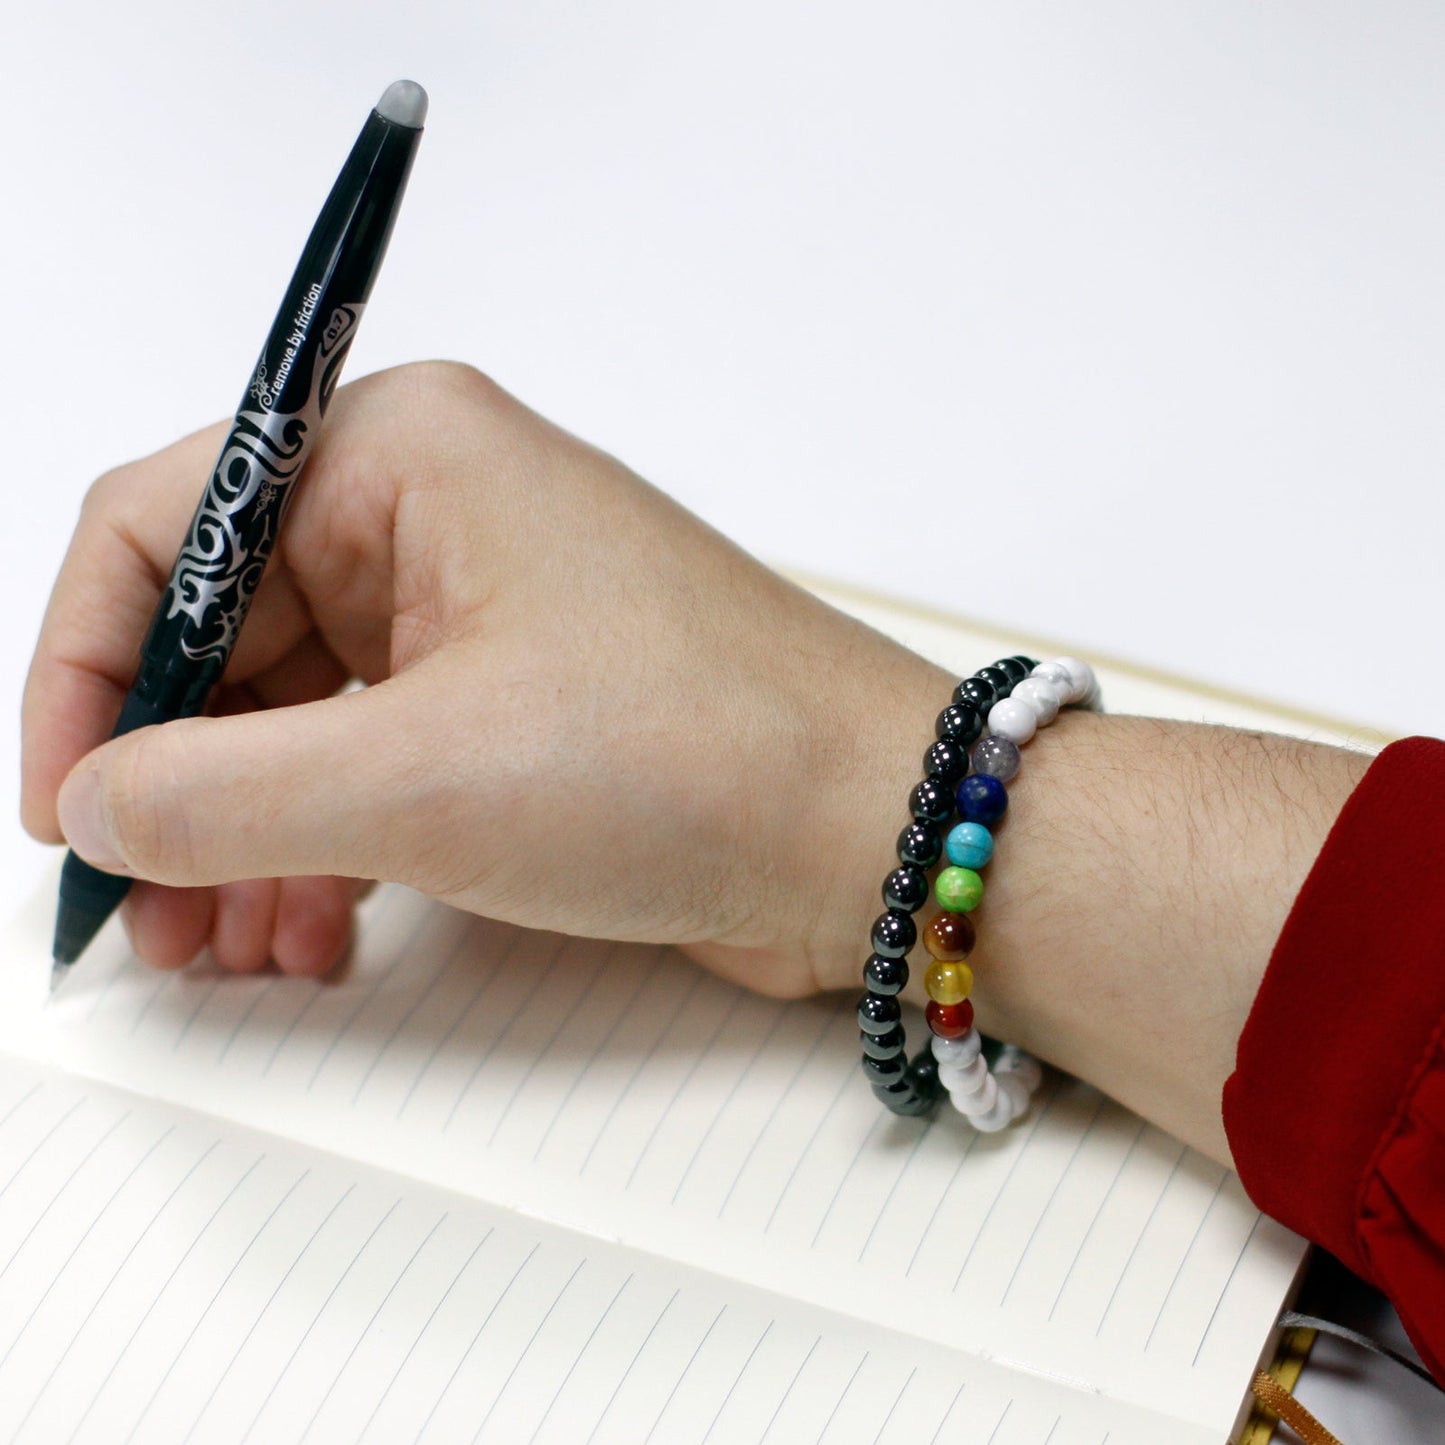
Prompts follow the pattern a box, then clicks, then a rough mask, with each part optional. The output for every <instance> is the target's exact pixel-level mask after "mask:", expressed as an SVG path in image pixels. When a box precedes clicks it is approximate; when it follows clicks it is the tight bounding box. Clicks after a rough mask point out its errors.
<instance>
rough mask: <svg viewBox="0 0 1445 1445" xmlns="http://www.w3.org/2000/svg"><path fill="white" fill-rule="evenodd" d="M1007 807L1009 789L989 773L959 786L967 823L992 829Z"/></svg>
mask: <svg viewBox="0 0 1445 1445" xmlns="http://www.w3.org/2000/svg"><path fill="white" fill-rule="evenodd" d="M1007 807H1008V789H1007V788H1005V787H1004V785H1003V784H1002V783H1001V782H999V780H998V779H997V778H991V777H990V776H989V775H988V774H987V773H970V774H969V775H968V777H966V778H965V779H964V780H963V781H962V782H961V783H960V784H959V785H958V811H959V814H960V816H962V818H963V819H964V821H965V822H968V823H982V824H983V825H984V827H985V828H987V827H990V826H992V825H993V824H994V823H997V822H998V820H999V819H1000V818H1002V817H1003V815H1004V811H1005V809H1007ZM910 921H911V920H910Z"/></svg>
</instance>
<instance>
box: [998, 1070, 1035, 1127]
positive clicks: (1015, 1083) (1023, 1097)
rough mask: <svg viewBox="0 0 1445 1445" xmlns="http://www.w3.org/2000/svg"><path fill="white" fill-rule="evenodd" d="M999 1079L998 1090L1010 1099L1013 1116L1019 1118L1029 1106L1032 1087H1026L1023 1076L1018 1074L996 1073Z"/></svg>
mask: <svg viewBox="0 0 1445 1445" xmlns="http://www.w3.org/2000/svg"><path fill="white" fill-rule="evenodd" d="M994 1078H995V1079H996V1080H997V1081H998V1091H999V1094H1000V1095H1001V1096H1004V1097H1006V1098H1007V1099H1008V1101H1009V1107H1010V1108H1011V1109H1012V1111H1013V1113H1012V1117H1013V1118H1015V1119H1017V1118H1018V1117H1019V1115H1020V1114H1022V1113H1024V1112H1025V1111H1026V1110H1027V1109H1028V1106H1029V1095H1030V1093H1032V1090H1031V1089H1028V1088H1025V1086H1024V1081H1023V1078H1022V1077H1021V1076H1020V1075H1018V1074H995V1075H994Z"/></svg>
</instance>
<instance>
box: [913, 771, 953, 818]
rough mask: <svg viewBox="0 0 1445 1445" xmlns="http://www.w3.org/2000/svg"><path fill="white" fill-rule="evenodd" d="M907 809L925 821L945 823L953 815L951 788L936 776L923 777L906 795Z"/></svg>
mask: <svg viewBox="0 0 1445 1445" xmlns="http://www.w3.org/2000/svg"><path fill="white" fill-rule="evenodd" d="M908 811H909V812H911V813H912V814H913V816H914V817H915V818H921V819H922V820H923V821H924V822H926V823H945V822H947V821H948V819H949V818H951V817H952V816H953V789H952V788H950V787H949V786H948V784H947V783H944V782H940V781H939V779H937V778H924V780H923V781H922V782H921V783H919V785H918V786H917V787H916V788H914V790H913V791H912V792H911V793H909V795H908Z"/></svg>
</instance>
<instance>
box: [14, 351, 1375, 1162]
mask: <svg viewBox="0 0 1445 1445" xmlns="http://www.w3.org/2000/svg"><path fill="white" fill-rule="evenodd" d="M223 430H224V429H223V428H222V427H213V428H211V429H209V430H207V431H204V432H201V433H198V434H196V435H194V436H192V437H188V438H187V439H185V440H184V441H181V442H178V443H177V444H176V445H174V446H172V447H170V448H167V449H166V450H165V451H162V452H159V453H157V454H156V455H155V456H152V457H148V458H146V459H145V460H143V461H139V462H135V463H132V464H130V465H128V466H125V467H122V468H120V469H118V470H117V471H115V472H112V473H110V474H108V475H107V476H105V477H102V478H101V479H100V481H98V482H97V483H96V484H95V486H94V487H93V488H92V489H91V492H90V494H89V496H88V497H87V499H86V502H85V506H84V508H83V510H82V514H81V518H80V521H79V524H78V525H77V528H76V531H75V535H74V538H73V539H72V542H71V545H70V549H69V551H68V553H67V555H66V558H65V561H64V564H63V565H62V568H61V571H60V575H59V578H58V579H57V581H56V584H55V590H54V593H53V595H52V598H51V601H50V606H49V609H48V611H47V614H46V618H45V622H44V625H43V627H42V631H41V636H40V639H39V642H38V644H37V647H36V652H35V658H34V661H33V663H32V666H31V671H30V675H29V678H28V680H27V684H26V689H25V697H24V713H23V737H24V747H23V759H22V773H23V776H22V813H23V818H24V822H25V826H26V828H27V829H28V830H29V831H30V832H31V833H32V834H33V835H34V836H35V837H37V838H39V839H42V840H45V841H49V842H60V841H61V840H62V839H65V840H68V841H69V843H70V844H71V846H73V847H74V848H75V849H76V851H77V852H79V853H80V854H81V855H82V856H83V857H85V858H87V859H88V860H89V861H91V862H93V863H96V864H98V865H100V866H103V867H109V868H112V869H114V870H116V871H124V872H127V873H129V874H131V875H132V876H134V877H136V878H137V879H140V880H144V881H142V882H140V883H138V884H137V886H136V887H135V888H134V889H132V891H131V895H130V897H129V898H128V900H127V902H126V904H125V905H124V917H125V921H126V926H127V928H128V930H129V932H130V936H131V939H132V942H133V943H134V945H135V947H136V950H137V952H138V953H140V955H141V956H142V957H144V958H146V959H148V960H149V961H151V962H152V963H155V964H157V965H159V966H161V967H170V968H174V967H180V966H182V965H184V964H185V963H187V962H189V961H190V960H191V959H192V958H194V957H195V956H196V955H197V954H198V953H199V952H200V951H201V950H202V949H205V948H209V949H210V950H211V952H212V954H213V955H214V956H215V957H216V958H217V960H219V962H221V963H222V964H224V965H225V966H227V967H230V968H233V969H237V970H247V969H256V968H259V967H262V966H264V965H266V964H267V963H268V961H269V962H274V963H275V964H276V965H277V966H278V967H280V968H281V969H282V970H284V971H286V972H289V973H295V974H318V973H323V972H325V971H326V970H328V969H329V968H331V967H332V966H334V965H335V964H336V963H337V962H338V960H339V959H340V958H341V957H342V955H343V954H344V951H345V949H346V946H347V942H348V939H349V936H350V929H351V916H352V910H353V908H354V905H355V902H356V900H357V898H358V897H359V895H360V892H361V890H362V888H363V887H364V884H363V883H362V882H360V881H358V880H371V879H386V880H395V881H400V882H403V883H406V884H409V885H411V886H412V887H415V888H417V889H420V890H421V891H423V892H425V893H428V894H430V895H431V896H433V897H435V898H438V899H441V900H443V901H445V902H447V903H450V904H453V905H455V906H457V907H459V908H464V909H468V910H471V911H473V912H476V913H479V914H484V915H486V916H487V917H491V918H498V919H502V920H505V921H508V922H514V923H519V924H523V925H527V926H531V927H538V928H550V929H557V930H560V931H563V932H568V933H573V934H581V935H586V936H591V937H598V938H609V939H631V940H638V941H646V942H664V943H672V944H676V945H678V946H679V947H681V948H682V949H683V950H684V951H685V952H687V953H688V954H690V955H691V956H692V957H694V958H695V959H697V960H698V961H699V962H700V963H702V964H704V965H705V966H707V967H708V968H711V969H713V970H715V971H716V972H718V973H719V974H721V975H723V976H724V977H727V978H730V979H735V980H738V981H740V982H743V983H745V984H747V985H749V986H750V987H753V988H755V989H758V990H760V991H762V992H764V993H768V994H773V995H776V996H784V997H796V996H801V995H804V994H808V993H811V992H814V991H816V990H819V989H830V988H844V987H856V986H857V978H858V970H859V967H860V964H861V962H862V959H863V957H864V956H865V954H866V937H867V931H868V926H869V924H870V922H871V920H872V918H873V917H874V915H875V914H876V913H877V912H878V911H879V908H880V907H881V904H880V902H879V899H878V884H879V882H880V880H881V879H882V877H883V876H884V874H885V873H886V872H887V871H888V869H889V868H890V867H891V866H892V865H893V861H894V859H893V853H892V844H893V840H894V838H895V837H896V836H897V833H898V830H899V828H900V827H901V826H902V824H903V822H904V821H906V810H905V804H904V800H905V799H906V796H907V793H908V789H909V788H910V787H911V785H912V783H913V782H914V781H916V779H917V776H918V762H919V759H920V758H921V756H922V752H923V749H924V748H925V747H926V745H927V744H928V743H929V742H930V741H931V740H932V722H933V718H934V717H935V716H936V714H937V712H938V710H939V708H940V707H941V706H942V705H943V703H944V702H946V701H947V700H948V697H949V695H950V693H951V690H952V687H953V683H954V682H955V681H956V679H955V678H953V677H952V676H951V675H949V674H947V673H945V672H943V671H942V670H941V669H939V668H937V667H935V666H934V665H933V664H931V663H929V662H927V661H926V660H924V659H922V658H920V657H918V656H916V655H914V654H913V653H910V652H908V651H907V650H906V649H904V648H902V647H900V646H898V645H897V644H895V643H893V642H891V641H889V640H888V639H886V638H884V637H882V636H880V635H879V634H877V633H875V632H873V631H872V630H871V629H869V628H867V627H864V626H863V625H861V624H859V623H857V622H855V621H853V620H851V619H849V618H847V617H844V616H843V615H841V614H840V613H838V612H836V611H834V610H833V609H832V608H830V607H827V606H826V605H824V604H823V603H821V602H818V601H817V600H816V599H814V598H812V597H810V596H809V595H808V594H806V593H804V592H802V591H801V590H799V589H798V588H796V587H794V586H793V585H791V584H790V583H788V582H786V581H784V580H783V579H781V578H779V577H777V576H776V575H775V574H773V573H771V572H769V571H768V570H767V569H766V568H764V567H763V566H761V565H760V564H759V563H758V562H756V561H755V560H753V559H752V558H751V557H749V556H747V555H746V554H745V553H743V552H741V551H740V550H739V549H738V548H736V547H735V546H733V545H732V544H731V543H729V542H728V541H726V540H725V539H724V538H722V537H721V536H719V535H718V534H717V533H715V532H713V531H712V530H711V529H709V528H708V527H707V526H705V525H704V524H703V523H702V522H700V521H699V520H698V519H697V518H696V517H693V516H692V515H691V514H689V513H688V512H686V511H684V510H683V509H682V508H680V507H679V506H677V505H676V504H675V503H673V502H672V501H670V500H669V499H668V498H667V497H665V496H664V495H663V494H662V493H660V492H658V491H657V490H656V489H654V488H652V487H650V486H649V485H648V484H647V483H645V482H643V481H642V480H640V479H639V478H637V477H636V476H634V475H633V474H632V473H630V472H628V471H627V470H626V469H625V468H624V467H623V466H621V465H620V464H619V463H618V462H617V461H615V460H614V459H612V458H610V457H608V456H605V455H604V454H602V453H600V452H598V451H596V450H595V449H593V448H591V447H588V446H587V445H585V444H584V443H582V442H580V441H578V440H577V439H576V438H574V437H571V436H569V435H567V434H566V433H565V432H562V431H560V430H559V429H557V428H556V427H554V426H552V425H551V424H550V423H548V422H546V421H545V420H543V419H542V418H541V417H539V416H537V415H536V414H534V413H533V412H530V411H529V410H527V408H525V407H524V406H522V405H521V404H520V403H519V402H518V401H516V400H515V399H514V398H512V397H510V396H508V395H507V394H506V393H505V392H503V391H502V390H501V389H500V388H498V387H497V386H495V385H494V384H493V383H492V382H490V381H488V380H487V379H486V378H485V377H483V376H481V375H480V374H479V373H477V372H476V371H474V370H472V369H471V368H468V367H465V366H460V365H455V364H451V363H430V364H426V365H419V366H409V367H403V368H399V369H398V370H395V371H391V372H385V373H381V374H379V375H376V376H372V377H368V378H365V379H364V380H361V381H358V382H355V383H353V384H352V385H350V386H348V387H345V388H343V389H342V390H341V391H340V392H339V393H338V394H337V396H336V398H335V401H334V403H333V406H332V409H331V413H330V415H329V417H328V420H327V427H326V430H325V432H324V433H323V435H322V437H321V439H320V441H319V442H318V444H317V449H316V451H315V453H314V455H313V458H312V460H311V462H310V463H309V465H308V469H307V475H306V480H305V483H304V485H303V486H302V488H301V489H300V491H299V494H298V496H297V499H296V502H295V505H294V506H293V508H292V511H291V514H290V516H289V518H288V522H287V527H286V530H285V531H284V532H283V534H282V537H281V541H280V545H279V547H278V549H277V553H276V555H275V556H274V557H273V559H272V562H271V565H270V569H269V571H268V572H267V575H266V579H265V582H264V584H263V586H262V588H261V590H260V592H259V593H258V596H257V599H256V603H255V606H254V608H253V610H252V616H251V619H250V622H249V623H248V625H247V627H246V629H245V631H244V632H243V634H242V636H241V641H240V644H239V645H238V647H237V650H236V652H235V654H234V656H233V658H232V660H231V664H230V667H229V669H228V672H227V682H226V685H225V686H224V687H223V688H222V689H221V691H220V693H219V694H218V697H217V700H216V707H215V708H214V709H213V712H214V715H213V716H208V717H202V718H195V719H191V720H187V721H180V722H175V723H171V724H168V725H166V726H165V727H163V728H151V729H146V730H143V731H141V732H138V733H135V734H132V735H130V736H128V737H125V738H121V739H117V740H115V741H113V742H105V741H104V739H105V738H106V736H107V734H108V733H109V730H110V728H111V726H112V725H113V723H114V719H115V716H116V713H117V710H118V708H119V705H120V701H121V698H122V696H123V694H124V691H125V689H126V687H127V686H128V685H129V682H130V678H131V674H132V670H133V666H134V659H135V654H136V648H137V646H138V643H139V640H140V637H141V636H142V634H143V632H144V630H145V627H146V625H147V623H148V621H149V618H150V614H151V612H152V611H153V609H154V606H155V602H156V598H157V596H158V594H159V590H160V588H161V586H162V585H163V583H164V578H165V576H166V573H167V572H168V571H169V567H170V563H171V560H172V558H173V556H174V552H175V547H176V544H177V541H178V539H179V538H180V537H181V536H182V535H183V533H184V531H185V528H186V524H187V522H188V521H189V518H190V514H191V511H192V509H193V507H194V505H195V499H196V495H197V492H198V488H199V481H200V479H202V478H204V477H205V476H206V475H207V473H208V472H209V469H210V467H211V466H212V464H213V462H214V459H215V456H216V453H217V450H218V448H219V445H220V441H221V437H222V435H223ZM356 681H360V682H362V683H365V684H366V686H365V687H364V688H361V689H356V688H354V687H353V688H351V689H350V690H348V691H345V692H340V691H339V690H340V689H342V688H343V687H345V686H346V685H347V684H349V683H353V682H356ZM341 760H345V766H340V765H339V763H340V761H341ZM1367 763H1368V759H1367V758H1364V757H1363V756H1361V755H1358V754H1354V753H1349V752H1344V751H1341V750H1338V749H1333V748H1326V747H1321V746H1319V745H1315V744H1309V743H1302V742H1297V741H1293V740H1290V739H1284V738H1276V737H1268V736H1263V735H1257V734H1248V733H1241V732H1234V731H1231V730H1227V729H1214V728H1202V727H1194V726H1190V725H1186V724H1175V723H1165V722H1160V721H1156V720H1150V719H1138V718H1114V717H1107V716H1102V715H1097V714H1089V713H1069V714H1066V715H1065V716H1063V717H1061V718H1060V720H1059V721H1058V722H1057V723H1056V724H1055V725H1054V726H1053V727H1052V728H1050V729H1049V730H1048V732H1047V733H1046V734H1045V735H1044V736H1043V737H1041V738H1040V739H1039V740H1038V741H1036V742H1035V743H1033V744H1031V745H1030V747H1029V749H1028V756H1027V759H1026V763H1025V773H1026V779H1025V784H1024V786H1020V787H1018V788H1016V789H1014V790H1013V802H1012V804H1011V807H1010V813H1009V818H1008V820H1007V822H1006V824H1005V826H1004V828H1003V830H1002V832H1001V834H1000V839H999V844H1000V847H999V851H1000V854H1001V857H1000V859H999V864H1000V865H1002V866H998V865H995V866H994V867H992V868H991V869H990V870H989V873H988V892H987V897H986V901H985V903H984V905H983V907H982V908H981V909H980V910H979V912H978V914H977V915H976V919H977V922H978V925H979V929H978V931H979V947H978V949H977V951H976V952H975V954H974V955H973V957H972V959H971V960H970V962H971V964H972V965H973V967H974V969H975V974H976V979H977V987H976V990H975V995H974V999H975V1004H976V1007H977V1012H978V1020H979V1024H980V1027H982V1028H983V1029H984V1030H985V1031H986V1032H989V1033H994V1034H998V1035H1000V1036H1002V1037H1005V1038H1008V1039H1011V1040H1014V1041H1016V1042H1018V1043H1020V1044H1022V1045H1024V1046H1025V1047H1026V1048H1029V1049H1031V1050H1033V1051H1035V1052H1036V1053H1038V1054H1039V1055H1041V1056H1042V1057H1044V1058H1046V1059H1048V1060H1050V1061H1052V1062H1054V1063H1057V1064H1059V1065H1060V1066H1061V1067H1063V1068H1066V1069H1069V1070H1070V1071H1072V1072H1074V1073H1077V1074H1079V1075H1080V1076H1082V1077H1084V1078H1087V1079H1089V1080H1091V1081H1092V1082H1094V1083H1096V1084H1098V1085H1099V1086H1100V1087H1101V1088H1103V1089H1104V1090H1106V1091H1107V1092H1109V1093H1110V1094H1112V1095H1114V1096H1115V1097H1117V1098H1118V1099H1120V1100H1121V1101H1122V1102H1124V1103H1125V1104H1127V1105H1129V1106H1130V1107H1132V1108H1134V1109H1136V1110H1137V1111H1138V1112H1140V1113H1141V1114H1143V1115H1144V1116H1146V1117H1148V1118H1150V1119H1152V1120H1154V1121H1155V1122H1157V1123H1159V1124H1161V1125H1162V1126H1163V1127H1165V1128H1167V1129H1169V1130H1171V1131H1172V1132H1174V1133H1175V1134H1177V1135H1178V1136H1179V1137H1181V1138H1183V1139H1185V1140H1187V1141H1188V1142H1189V1143H1192V1144H1194V1145H1195V1146H1196V1147H1199V1148H1201V1149H1203V1150H1204V1151H1205V1152H1207V1153H1209V1154H1210V1155H1212V1156H1213V1157H1215V1158H1217V1159H1220V1160H1222V1161H1225V1162H1228V1159H1229V1153H1228V1145H1227V1142H1226V1140H1225V1138H1224V1133H1223V1129H1222V1127H1221V1124H1220V1117H1219V1096H1220V1089H1221V1088H1222V1086H1223V1083H1224V1081H1225V1079H1226V1078H1227V1077H1228V1075H1229V1073H1230V1071H1231V1069H1232V1067H1233V1057H1234V1047H1235V1043H1236V1040H1237V1039H1238V1036H1239V1032H1240V1029H1241V1028H1242V1026H1243V1023H1244V1020H1245V1018H1246V1016H1247V1014H1248V1010H1249V1006H1250V1003H1251V1001H1252V999H1253V997H1254V993H1255V991H1256V989H1257V987H1258V983H1259V979H1260V977H1261V975H1262V973H1263V970H1264V967H1265V964H1266V963H1267V961H1268V957H1269V952H1270V948H1271V946H1272V944H1273V941H1274V939H1275V937H1276V935H1277V934H1278V932H1279V929H1280V927H1281V925H1282V924H1283V922H1284V919H1285V916H1286V914H1287V912H1288V909H1289V906H1290V903H1291V901H1292V899H1293V897H1294V895H1295V893H1296V891H1297V890H1298V887H1299V885H1300V883H1301V882H1302V881H1303V879H1304V877H1305V874H1306V873H1307V872H1308V870H1309V866H1310V864H1311V862H1312V861H1313V859H1314V857H1315V855H1316V854H1317V852H1318V850H1319V847H1320V845H1321V843H1322V842H1323V839H1324V836H1325V834H1326V832H1327V831H1328V828H1329V826H1330V824H1331V822H1332V821H1333V819H1334V817H1335V816H1336V814H1337V813H1338V811H1339V809H1340V807H1341V806H1342V804H1343V803H1344V801H1345V799H1346V798H1347V797H1348V795H1349V793H1350V791H1351V789H1352V788H1353V787H1354V785H1355V784H1356V782H1357V781H1358V780H1359V778H1360V776H1361V775H1362V774H1363V772H1364V769H1365V767H1366V766H1367ZM927 916H928V914H927V912H926V911H925V913H923V914H921V915H920V917H919V922H920V925H921V924H922V923H923V922H924V921H925V920H926V918H927ZM922 972H923V970H922V967H921V966H919V967H918V968H916V970H915V983H914V985H912V987H913V988H915V989H916V988H917V979H921V976H922Z"/></svg>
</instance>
